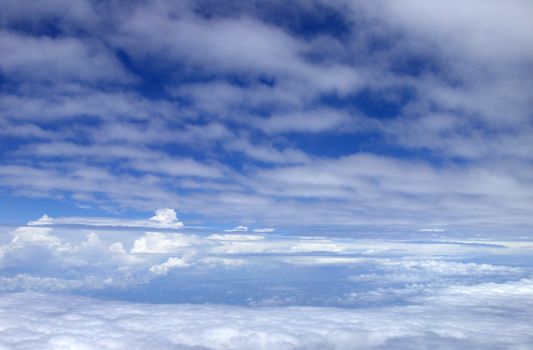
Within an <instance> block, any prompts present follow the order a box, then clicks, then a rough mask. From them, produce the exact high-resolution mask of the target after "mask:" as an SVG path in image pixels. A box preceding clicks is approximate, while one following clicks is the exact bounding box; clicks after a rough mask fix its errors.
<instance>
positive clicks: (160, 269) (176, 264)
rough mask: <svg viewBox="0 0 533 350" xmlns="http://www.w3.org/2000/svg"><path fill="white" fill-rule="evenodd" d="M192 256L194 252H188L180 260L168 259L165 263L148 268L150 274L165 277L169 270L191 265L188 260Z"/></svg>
mask: <svg viewBox="0 0 533 350" xmlns="http://www.w3.org/2000/svg"><path fill="white" fill-rule="evenodd" d="M194 255H195V253H194V252H188V253H186V254H185V255H183V256H182V257H181V258H175V257H174V258H168V260H167V261H166V262H164V263H162V264H159V265H154V266H152V267H150V272H152V273H154V274H156V275H166V274H167V273H168V272H169V271H170V270H171V269H175V268H185V267H189V266H191V265H192V263H191V262H190V260H191V258H192V257H194Z"/></svg>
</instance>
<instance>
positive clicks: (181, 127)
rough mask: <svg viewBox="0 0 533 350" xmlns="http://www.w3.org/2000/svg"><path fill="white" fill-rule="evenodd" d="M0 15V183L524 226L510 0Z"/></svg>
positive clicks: (524, 105) (267, 214)
mask: <svg viewBox="0 0 533 350" xmlns="http://www.w3.org/2000/svg"><path fill="white" fill-rule="evenodd" d="M0 13H1V15H0V16H1V18H0V19H1V23H2V26H1V28H0V49H1V51H2V52H5V54H4V55H2V57H1V58H0V74H1V76H0V78H1V79H0V87H1V90H0V104H1V106H2V108H0V130H1V131H0V135H1V137H2V139H3V140H5V142H6V148H5V150H4V151H2V153H1V154H0V157H1V159H2V165H1V166H0V187H1V188H2V190H3V191H5V192H3V193H6V195H7V196H19V197H23V198H35V197H44V198H53V199H58V198H62V199H63V200H68V201H71V202H73V203H75V204H78V205H81V206H83V207H85V208H91V209H93V210H94V209H98V208H105V209H107V210H109V209H111V210H116V209H117V208H119V209H134V210H141V211H150V210H152V208H157V207H174V208H178V209H179V210H180V211H181V212H184V213H187V215H194V216H196V217H200V218H203V219H204V220H208V221H210V220H216V221H224V222H225V224H227V225H228V227H229V226H237V225H242V226H244V227H254V226H256V227H260V226H272V225H277V226H279V225H287V226H300V227H303V226H311V225H319V224H320V225H324V226H329V227H333V226H335V227H346V226H351V227H361V226H365V225H370V226H373V227H378V226H379V227H383V226H390V225H395V226H396V227H397V226H401V225H406V226H409V225H420V226H427V225H434V224H440V225H451V226H456V227H461V228H465V229H468V230H477V231H480V230H484V231H489V230H492V231H494V230H498V229H499V228H501V227H502V226H506V227H508V228H509V227H511V226H512V227H513V230H516V231H519V230H522V231H524V230H526V231H527V229H528V228H529V229H530V228H531V225H532V221H531V215H529V213H530V212H531V211H532V205H533V204H532V203H533V200H532V196H533V188H532V186H531V184H532V183H533V181H532V179H533V173H532V171H531V166H530V164H531V161H532V158H531V154H533V143H532V142H531V139H532V135H533V126H532V125H533V124H532V119H531V113H530V111H531V107H532V105H531V101H532V100H533V99H532V98H531V91H533V86H532V85H531V84H532V83H531V81H532V80H531V79H530V78H529V75H530V74H529V72H530V70H531V69H530V68H531V65H532V64H533V51H532V50H531V47H533V36H532V35H531V34H530V33H532V32H533V30H531V23H533V20H532V18H533V14H532V12H531V9H530V6H529V4H528V3H527V1H525V0H524V1H523V0H513V1H510V2H506V3H505V4H502V3H500V2H498V1H488V2H487V1H469V2H468V4H461V5H460V6H455V5H454V6H450V5H449V4H448V3H447V2H444V1H437V2H436V3H435V4H433V5H432V6H428V5H427V4H426V3H425V2H424V1H420V0H412V1H406V2H403V1H402V2H400V1H377V2H374V3H373V4H371V5H369V4H366V3H365V2H361V1H343V0H340V1H334V2H324V1H311V2H309V1H298V2H296V3H295V4H294V6H293V7H291V8H290V9H289V8H287V7H285V6H282V5H281V3H280V2H278V1H267V2H253V3H249V4H241V3H239V2H236V1H225V2H224V3H222V4H219V5H217V6H212V4H210V2H209V1H203V0H202V1H183V2H180V3H179V4H175V3H173V2H169V1H163V0H154V1H148V2H139V3H132V4H128V5H127V6H123V4H120V2H113V3H112V4H108V5H104V4H102V3H100V2H98V1H89V0H78V1H76V2H75V4H74V5H73V3H72V2H70V1H64V0H55V1H53V2H52V3H50V4H49V5H48V6H46V7H43V6H42V5H37V4H34V3H32V2H29V1H23V2H19V1H11V0H8V1H3V2H2V4H0ZM506 18H513V21H511V22H509V21H508V20H506ZM7 146H8V147H7ZM54 215H55V214H54ZM55 216H58V215H55Z"/></svg>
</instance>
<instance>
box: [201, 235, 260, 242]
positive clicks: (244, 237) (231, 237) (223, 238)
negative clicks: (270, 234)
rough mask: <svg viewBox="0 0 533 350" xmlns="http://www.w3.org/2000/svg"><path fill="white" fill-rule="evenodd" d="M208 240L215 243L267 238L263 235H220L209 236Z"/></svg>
mask: <svg viewBox="0 0 533 350" xmlns="http://www.w3.org/2000/svg"><path fill="white" fill-rule="evenodd" d="M207 239H210V240H214V241H260V240H263V239H265V236H261V235H243V234H239V235H220V234H213V235H209V236H207Z"/></svg>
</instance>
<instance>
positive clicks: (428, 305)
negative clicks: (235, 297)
mask: <svg viewBox="0 0 533 350" xmlns="http://www.w3.org/2000/svg"><path fill="white" fill-rule="evenodd" d="M532 288H533V284H532V282H531V281H530V280H522V281H517V282H510V283H500V284H498V283H489V284H479V285H475V286H468V287H459V288H458V287H450V288H448V289H445V290H442V291H440V292H436V293H433V294H431V295H430V296H426V297H421V298H420V299H419V300H418V302H417V304H414V305H405V306H389V307H384V308H379V309H377V310H376V309H366V308H359V309H335V308H311V307H265V308H261V307H252V308H250V307H248V308H242V307H231V306H223V305H220V306H217V305H180V304H177V305H176V304H175V305H153V304H135V303H125V302H110V301H107V302H104V301H98V300H94V299H89V298H80V297H73V296H65V295H53V294H34V293H13V294H2V295H1V296H0V305H1V307H0V312H1V315H0V317H1V319H3V320H4V321H5V322H6V325H9V327H1V328H0V339H1V340H2V342H3V343H2V345H3V346H5V347H15V348H18V349H30V348H32V349H52V348H58V346H63V347H67V346H68V347H71V348H73V347H75V348H90V349H92V348H98V349H115V348H131V347H138V346H141V347H145V346H154V345H157V347H158V348H161V349H167V348H168V349H170V348H172V349H176V348H178V349H193V348H194V349H197V348H201V349H272V348H275V349H286V350H289V349H304V348H305V349H317V350H318V349H325V348H334V349H351V348H353V346H354V344H357V346H358V347H361V348H365V349H383V348H391V347H394V348H396V349H413V347H414V348H421V349H422V348H427V347H429V346H436V344H437V345H438V346H439V347H442V348H466V347H468V348H484V349H504V348H520V347H523V348H527V346H528V345H529V344H530V343H531V342H532V341H533V338H532V336H531V334H530V332H529V328H530V327H529V323H528V320H529V319H531V317H533V316H532V315H531V310H532V307H533V300H532V298H531V295H533V290H532ZM51 310H52V311H53V312H51ZM65 320H67V322H66V321H65ZM69 320H70V321H69ZM71 320H76V322H72V321H71ZM147 324H148V325H150V327H146V325H147ZM169 329H172V332H169V331H168V330H169ZM487 334H491V335H492V336H491V337H487V336H486V335H487Z"/></svg>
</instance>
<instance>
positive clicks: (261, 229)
mask: <svg viewBox="0 0 533 350" xmlns="http://www.w3.org/2000/svg"><path fill="white" fill-rule="evenodd" d="M274 231H276V228H274V227H258V228H254V232H257V233H272V232H274Z"/></svg>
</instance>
